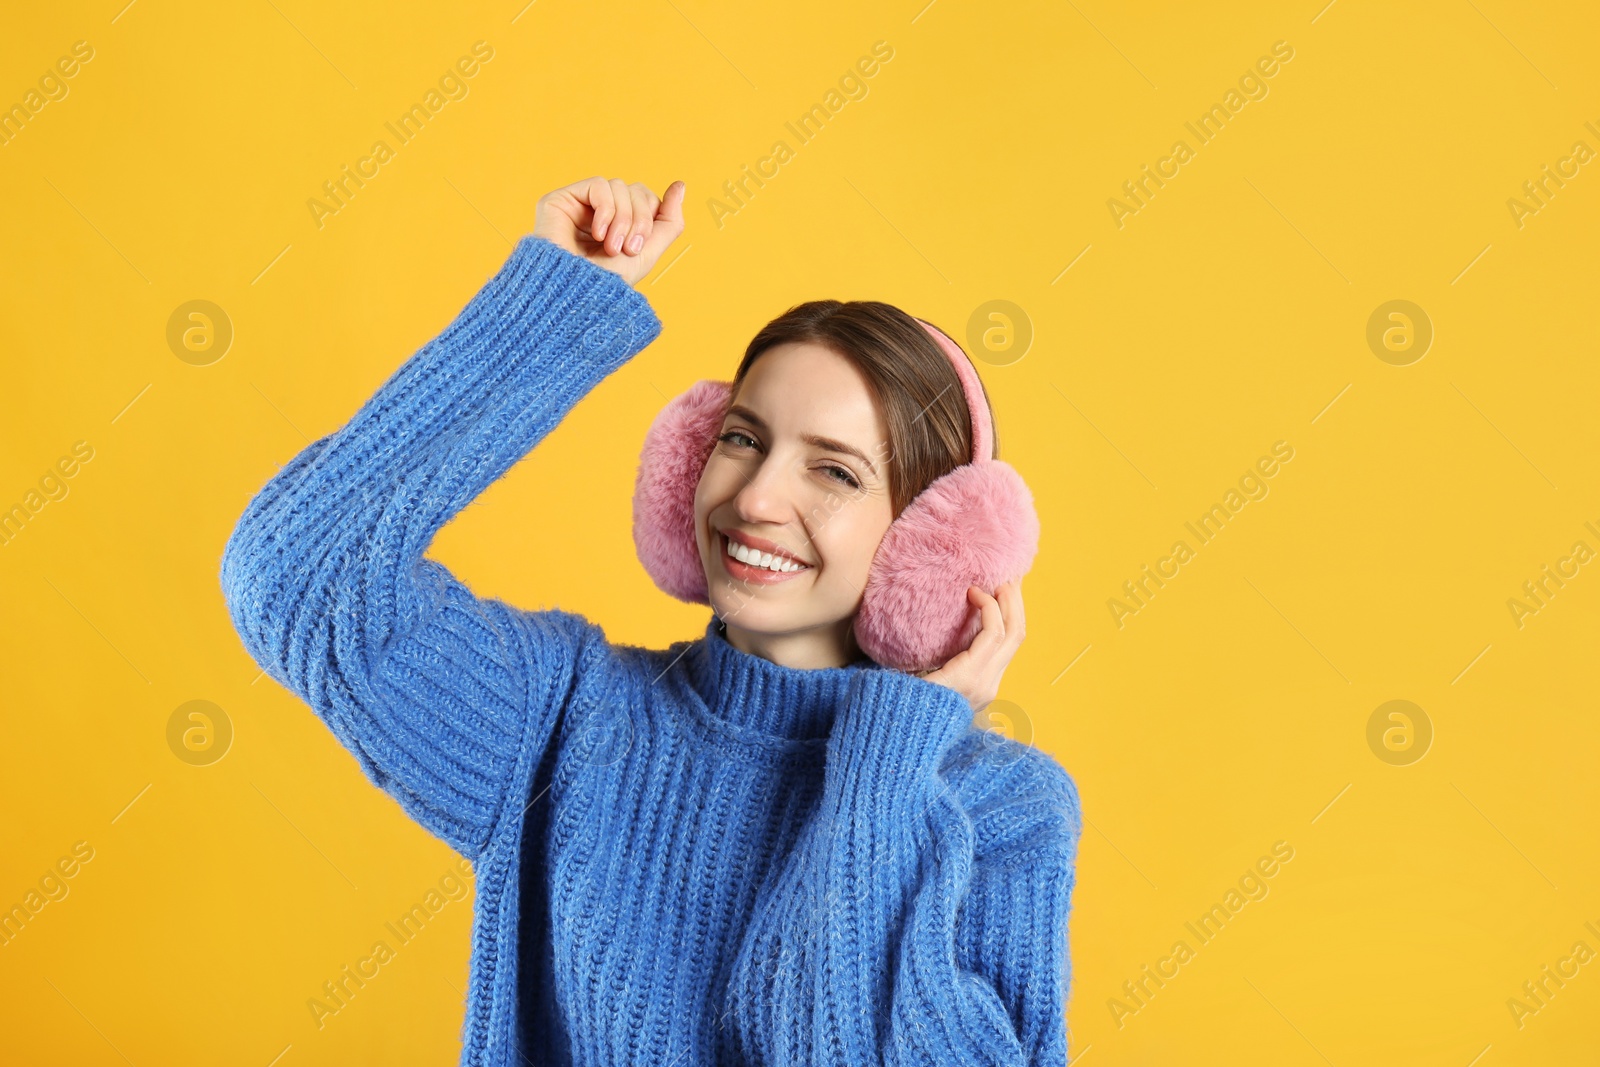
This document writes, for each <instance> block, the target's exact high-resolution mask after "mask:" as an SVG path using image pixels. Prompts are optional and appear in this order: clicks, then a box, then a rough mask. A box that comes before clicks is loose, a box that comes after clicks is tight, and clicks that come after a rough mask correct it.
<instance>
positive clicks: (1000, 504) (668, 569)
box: [633, 319, 1039, 671]
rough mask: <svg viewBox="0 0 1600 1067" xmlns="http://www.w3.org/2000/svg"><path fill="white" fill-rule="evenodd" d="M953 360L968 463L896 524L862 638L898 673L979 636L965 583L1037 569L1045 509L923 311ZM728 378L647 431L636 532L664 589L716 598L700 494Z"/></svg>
mask: <svg viewBox="0 0 1600 1067" xmlns="http://www.w3.org/2000/svg"><path fill="white" fill-rule="evenodd" d="M917 321H918V322H919V323H921V324H922V326H923V328H925V329H926V330H927V331H928V333H929V334H930V335H931V336H932V337H933V339H934V340H935V341H936V342H937V343H938V345H939V347H940V349H941V350H942V351H943V352H944V353H945V355H947V356H948V357H949V358H950V362H951V364H952V365H953V366H954V367H955V370H956V376H957V377H958V378H959V379H960V380H961V389H962V392H963V393H964V394H965V396H966V401H967V412H968V414H969V416H970V417H971V419H972V459H971V461H970V462H968V463H965V464H963V465H962V466H960V467H957V468H956V469H955V470H952V471H950V472H949V473H948V474H945V475H944V476H942V477H940V478H937V479H935V480H934V481H933V482H932V483H931V484H930V485H929V486H928V487H927V488H926V489H924V490H923V491H922V492H921V493H919V494H917V496H916V498H915V499H914V500H912V501H911V503H910V504H909V505H907V507H906V509H905V510H904V511H903V512H901V513H900V515H899V517H898V518H896V519H895V520H894V522H892V523H890V525H889V529H888V531H887V532H886V533H885V534H884V536H883V541H882V542H881V543H880V544H879V545H878V550H877V553H876V554H875V555H874V556H873V558H872V565H871V567H870V568H869V569H868V571H867V584H866V586H865V588H864V590H863V592H862V598H861V607H860V609H859V610H858V611H857V613H856V618H855V638H856V644H858V645H859V646H860V647H861V650H862V651H863V652H865V653H866V654H867V655H868V656H870V657H871V658H872V659H873V660H875V661H876V662H878V663H881V664H883V665H884V666H886V667H892V668H895V669H897V670H902V671H921V670H927V669H930V668H934V667H939V666H942V665H943V664H944V663H946V662H948V661H949V660H950V659H951V658H952V657H953V656H955V655H956V654H957V653H958V652H961V651H962V650H963V649H965V648H966V647H967V646H968V645H970V644H971V643H972V639H973V638H974V637H976V636H977V634H978V631H979V629H981V618H982V617H981V613H980V612H979V611H978V609H976V608H974V607H973V606H972V605H971V604H970V603H968V601H967V586H969V585H976V586H979V587H980V588H982V589H984V590H986V591H988V592H990V593H993V592H994V590H995V588H996V587H998V586H999V585H1001V584H1002V583H1005V582H1010V581H1016V580H1017V579H1019V578H1021V577H1022V576H1023V575H1025V574H1027V573H1028V570H1029V569H1030V568H1031V567H1032V566H1033V559H1034V556H1035V555H1036V554H1037V552H1038V548H1039V517H1038V515H1037V514H1036V513H1035V512H1034V508H1033V495H1032V493H1030V492H1029V491H1028V486H1027V484H1026V483H1025V482H1024V481H1023V480H1022V476H1021V475H1020V474H1018V473H1017V472H1016V470H1015V469H1014V468H1012V467H1011V465H1010V464H1008V463H1005V462H1004V461H1002V460H998V459H994V458H993V456H992V452H993V450H994V444H993V442H994V428H993V425H992V423H991V422H990V421H989V407H988V404H987V402H986V401H985V400H984V395H983V386H982V384H981V383H980V382H979V380H978V372H977V369H976V368H975V367H974V366H973V365H972V362H971V360H969V359H968V358H967V356H966V354H965V353H964V352H962V350H961V348H960V346H959V345H957V344H956V343H955V342H954V341H952V340H951V339H950V338H948V337H946V336H945V335H944V334H943V333H942V332H941V331H939V330H938V329H936V328H934V327H933V326H930V325H929V324H928V323H926V322H922V320H921V319H918V320H917ZM730 388H731V383H729V382H720V381H711V380H706V381H700V382H696V383H695V384H694V385H693V386H691V387H690V388H689V389H688V390H687V391H685V392H684V393H682V394H680V395H679V396H678V397H677V398H676V399H674V400H673V401H672V402H671V403H669V404H668V405H667V406H666V407H665V408H663V409H662V411H661V413H660V414H658V415H657V416H656V418H655V420H654V421H653V422H652V423H651V424H650V429H649V431H648V432H647V433H646V434H645V440H644V448H643V450H642V452H641V453H640V456H639V473H638V478H637V480H636V482H635V487H634V495H633V540H634V545H635V546H636V547H637V549H638V552H639V560H640V562H641V563H643V564H644V569H645V571H646V572H647V573H648V574H649V575H650V577H651V579H652V580H653V581H654V582H655V583H656V586H657V587H658V588H660V589H661V591H662V592H664V593H667V594H668V595H670V596H673V597H676V598H677V599H679V600H683V601H687V602H689V603H691V604H709V603H710V602H711V601H710V593H709V590H708V589H707V586H706V575H705V569H704V567H703V565H702V564H701V562H700V550H699V547H698V545H697V544H696V541H695V530H694V495H695V488H696V486H697V485H698V484H699V482H700V473H701V471H703V470H704V469H705V465H706V461H707V460H708V459H709V458H710V456H711V451H712V449H713V448H715V447H716V441H717V434H718V433H719V431H720V430H721V429H722V420H723V416H724V415H725V414H726V412H727V407H728V401H729V390H730Z"/></svg>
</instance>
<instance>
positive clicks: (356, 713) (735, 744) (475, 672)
mask: <svg viewBox="0 0 1600 1067" xmlns="http://www.w3.org/2000/svg"><path fill="white" fill-rule="evenodd" d="M660 332H661V323H660V321H659V320H658V319H657V318H656V316H655V314H654V312H653V311H652V309H651V307H650V305H649V303H648V302H647V301H646V300H645V298H644V297H643V296H642V295H641V294H640V293H639V292H638V291H637V290H635V289H633V288H631V287H629V286H628V285H627V284H626V283H625V282H624V281H623V280H622V279H621V278H619V277H618V276H617V275H615V274H613V273H611V272H610V271H607V270H604V269H602V268H600V267H597V266H595V265H594V264H592V263H590V262H588V261H587V260H585V259H583V258H581V257H579V256H576V255H573V254H571V253H569V252H567V251H565V250H564V249H561V248H559V247H558V246H556V245H554V244H551V243H550V242H548V241H545V240H542V239H539V238H534V237H524V238H523V239H522V240H521V242H520V243H519V244H518V245H517V246H516V249H515V250H514V251H513V252H512V254H511V257H510V259H509V260H508V261H507V262H506V263H505V265H504V266H503V267H502V268H501V269H500V270H499V272H498V273H496V274H495V275H494V277H493V278H491V279H490V280H489V281H488V282H487V284H485V285H484V287H483V289H482V290H481V291H480V292H479V293H478V294H477V295H476V296H474V297H473V298H472V300H471V301H470V302H469V303H468V304H467V306H466V308H465V310H463V311H462V312H461V314H460V315H459V316H458V317H457V318H456V319H455V321H454V322H452V323H451V324H450V325H449V326H448V327H447V328H446V329H445V330H444V332H443V333H441V334H440V335H439V336H438V337H437V338H435V339H434V340H432V341H431V342H429V343H428V344H427V345H425V346H423V348H422V349H421V350H420V351H419V352H417V353H416V354H415V355H413V356H412V357H411V358H410V359H408V360H407V361H406V362H405V363H404V364H403V365H401V366H400V368H399V369H398V370H396V371H395V372H394V374H393V375H392V376H391V377H390V378H389V379H388V381H387V382H385V383H384V385H383V386H382V387H381V388H380V389H379V390H378V392H377V393H376V394H375V395H374V396H372V398H371V399H369V400H368V401H367V402H366V403H365V404H364V405H363V406H362V408H361V409H360V410H359V411H358V412H357V413H356V414H355V416H354V417H353V418H352V419H351V420H350V421H349V422H348V423H347V424H346V425H345V426H344V427H343V428H341V429H339V430H338V431H336V432H334V433H331V434H329V435H327V436H325V437H322V438H321V439H319V440H317V441H315V442H313V443H312V444H310V445H308V446H307V447H306V448H305V449H304V450H303V451H301V452H300V453H299V454H298V455H296V456H295V457H294V458H293V459H292V460H290V462H289V463H288V464H287V465H286V466H284V467H283V468H282V469H281V470H280V471H279V472H278V473H277V474H276V475H274V476H273V477H272V478H271V479H270V480H269V481H268V482H267V484H266V485H265V487H263V488H262V489H261V490H260V492H259V493H257V495H256V496H255V498H254V499H253V500H252V501H251V502H250V504H249V506H248V508H247V509H246V510H245V513H244V515H243V517H242V518H241V519H240V520H239V523H238V526H237V528H236V529H235V530H234V531H233V534H232V536H231V537H230V538H229V540H228V543H227V547H226V550H225V552H224V555H223V559H222V567H221V580H222V588H223V590H224V593H225V595H226V598H227V604H228V609H229V612H230V615H231V618H232V621H233V624H234V626H235V627H236V628H237V630H238V632H239V635H240V637H241V638H242V640H243V642H244V645H245V647H246V648H247V649H248V650H249V652H250V654H251V656H253V657H254V658H255V660H256V662H257V663H259V664H260V665H261V666H262V667H263V668H264V669H265V670H266V671H267V672H268V673H269V674H271V675H272V677H273V678H275V679H276V680H277V681H278V682H279V683H281V684H282V685H284V686H286V687H288V688H289V689H290V690H291V691H293V692H294V693H295V694H297V695H298V696H299V697H300V698H301V699H302V700H304V701H305V702H306V704H307V705H308V706H309V707H310V708H311V710H312V711H313V712H314V713H315V714H316V715H317V716H318V717H319V718H320V719H321V720H322V721H323V722H324V723H326V724H327V726H328V728H329V729H330V730H331V731H332V732H333V734H334V735H335V736H336V737H337V738H338V739H339V741H340V742H341V743H342V744H343V745H344V746H345V747H346V748H347V749H348V750H349V752H350V753H351V755H352V756H354V758H355V760H356V762H357V764H358V765H359V766H360V769H361V770H362V772H363V773H364V774H365V775H366V777H367V778H368V779H369V780H370V781H372V782H373V783H374V784H375V785H377V786H378V787H380V788H381V789H383V790H384V791H386V792H387V793H388V794H389V795H390V796H391V797H393V798H394V800H396V801H397V802H398V803H399V804H400V806H401V807H402V808H403V809H404V810H405V811H406V812H407V813H408V814H410V815H411V817H412V818H414V819H416V820H417V822H419V823H420V824H421V825H422V826H424V827H425V828H427V829H428V830H429V831H430V832H431V833H433V834H435V835H437V836H438V837H440V838H442V839H443V840H444V841H446V842H447V843H448V844H449V845H450V846H451V847H452V848H454V849H455V850H456V851H458V852H459V853H461V854H462V855H463V856H465V857H467V858H468V859H470V860H471V861H472V863H473V865H474V870H475V873H476V883H477V893H476V898H475V903H474V915H473V928H472V955H471V965H470V990H469V992H468V994H467V1005H466V1018H465V1022H464V1024H463V1029H462V1043H463V1049H462V1056H461V1062H462V1063H463V1064H469V1065H495V1067H500V1065H505V1067H524V1065H525V1064H532V1065H535V1067H543V1065H545V1064H580V1065H589V1064H621V1063H629V1064H635V1063H636V1064H650V1065H653V1067H701V1065H711V1064H719V1065H721V1064H728V1065H732V1064H740V1065H752V1067H754V1065H771V1067H790V1065H795V1067H798V1065H800V1064H816V1065H821V1064H827V1065H838V1067H864V1065H878V1064H895V1065H913V1064H929V1065H933V1064H937V1065H946V1064H949V1065H954V1064H961V1065H963V1067H970V1065H975V1064H1007V1065H1019V1067H1020V1065H1024V1064H1053V1065H1059V1064H1063V1063H1065V1061H1066V1049H1067V1032H1066V1018H1065V1013H1066V997H1067V989H1068V980H1069V977H1070V963H1069V957H1068V952H1067V916H1068V909H1069V907H1070V896H1071V891H1072V885H1073V871H1074V859H1075V855H1076V851H1077V842H1078V836H1079V832H1080V825H1081V817H1080V815H1079V807H1078V795H1077V790H1076V788H1075V786H1074V785H1073V782H1072V779H1071V778H1070V777H1069V776H1068V775H1067V773H1066V772H1065V771H1064V770H1063V769H1062V768H1061V766H1060V765H1059V764H1058V763H1057V762H1056V761H1055V760H1054V759H1053V758H1051V757H1050V756H1049V755H1047V754H1045V753H1043V752H1041V751H1039V750H1037V749H1034V748H1032V747H1030V746H1026V745H1022V744H1019V743H1017V742H1014V741H1012V740H1010V739H1008V738H1006V737H1004V736H1002V735H1000V734H997V733H993V732H991V731H987V730H983V729H979V728H977V727H975V726H974V724H973V719H974V715H973V711H972V708H971V707H970V706H969V705H968V703H967V701H966V698H965V697H963V696H962V695H961V694H959V693H957V692H956V691H954V690H952V689H949V688H947V687H944V686H940V685H937V684H935V683H933V682H929V681H926V680H924V679H921V678H918V677H916V676H914V675H910V674H905V673H901V672H898V671H894V670H890V669H886V668H882V667H880V666H878V665H877V664H875V663H873V662H871V661H870V660H859V661H857V662H856V663H852V664H850V665H848V666H844V667H835V668H828V669H823V670H802V669H797V668H791V667H783V666H779V665H777V664H774V663H772V662H770V661H768V660H765V659H762V658H761V657H759V656H754V655H750V654H747V653H744V652H741V651H739V650H738V649H736V648H734V647H733V646H732V645H730V644H729V643H728V641H727V638H726V637H725V636H724V634H723V632H722V630H721V627H720V624H719V623H718V621H717V620H716V619H715V618H714V617H713V618H712V619H711V620H710V621H709V622H708V623H707V625H706V629H705V632H704V633H703V634H702V635H701V636H700V637H698V638H697V639H695V640H693V641H680V642H678V643H676V644H674V645H672V646H671V647H670V648H667V649H665V650H650V649H644V648H639V647H635V646H632V645H618V644H613V643H611V642H609V641H607V640H606V636H605V633H604V631H603V630H602V629H601V628H600V627H599V626H598V625H596V624H595V623H593V622H590V621H589V620H588V619H586V618H584V617H582V616H580V615H576V614H573V613H570V612H566V611H562V610H559V609H549V610H542V611H525V610H522V609H520V608H516V607H513V606H511V605H509V604H506V603H504V602H502V601H499V600H492V599H481V598H478V597H476V596H475V595H474V594H473V593H472V592H471V591H470V590H469V589H468V588H467V587H466V586H465V585H464V584H463V583H462V582H461V581H459V580H458V579H457V578H455V577H454V576H453V575H452V574H451V573H450V572H449V571H448V570H446V569H445V568H444V567H443V566H441V565H440V564H439V563H437V562H435V561H433V560H430V559H428V558H426V557H425V555H424V553H425V552H426V551H427V549H428V547H429V545H430V543H431V542H432V540H433V537H434V535H435V533H436V532H437V531H438V530H439V528H440V527H442V526H443V525H444V524H445V523H447V522H449V521H450V520H451V519H452V518H453V517H454V516H456V515H457V514H458V513H460V512H461V511H462V510H463V509H464V508H465V507H466V506H467V505H468V504H469V503H471V501H472V500H473V498H475V497H476V496H478V495H479V494H480V493H482V492H483V491H484V489H485V488H487V487H488V486H489V485H490V484H492V483H493V482H494V481H495V480H496V479H497V478H499V477H500V476H501V475H502V474H504V473H505V472H506V471H507V470H508V469H510V467H511V466H512V465H513V464H515V463H516V462H517V461H518V460H519V459H521V458H522V457H523V456H524V455H526V454H527V452H528V451H529V450H530V449H531V448H532V447H533V446H534V445H536V444H537V443H538V442H539V441H540V440H541V439H542V438H543V437H544V436H545V435H546V434H547V433H549V432H550V431H551V430H552V429H553V428H554V427H555V426H556V425H557V424H558V423H559V422H560V421H561V419H562V418H563V417H565V415H566V414H567V412H568V411H570V410H571V409H572V407H573V406H574V405H575V404H577V402H578V401H579V400H581V399H582V398H583V397H584V395H585V394H586V393H588V392H589V390H591V389H592V388H593V387H594V386H595V385H596V384H597V383H598V382H600V381H601V380H602V379H603V378H605V377H606V375H608V374H610V373H611V372H612V371H614V370H616V369H617V368H618V367H620V366H621V365H622V364H623V363H625V362H626V361H627V360H628V359H629V358H631V357H632V356H633V355H634V354H635V353H637V352H638V351H639V350H640V349H642V348H644V347H645V346H646V345H648V344H649V343H650V342H651V341H653V340H654V339H655V338H656V336H657V335H658V334H659V333H660ZM551 503H552V505H553V506H552V508H551V518H552V521H558V520H559V519H560V516H561V514H562V510H563V509H562V508H561V506H560V502H559V501H552V502H551Z"/></svg>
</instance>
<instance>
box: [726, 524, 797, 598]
mask: <svg viewBox="0 0 1600 1067" xmlns="http://www.w3.org/2000/svg"><path fill="white" fill-rule="evenodd" d="M729 538H730V534H729V533H727V532H725V531H720V530H719V531H718V532H717V558H718V559H719V560H721V561H722V569H723V570H724V571H726V572H727V573H728V575H729V577H732V578H734V579H736V580H738V581H740V582H744V583H746V584H748V585H777V584H778V583H780V582H787V581H788V580H789V579H791V578H798V577H800V576H801V575H802V574H805V573H806V572H807V571H809V570H811V569H812V568H811V565H810V564H805V565H804V566H803V568H802V569H801V570H797V571H787V572H783V571H769V570H767V569H766V568H765V567H752V566H751V565H750V564H748V563H743V562H741V561H739V560H737V559H734V558H733V557H732V556H730V555H728V540H729ZM732 539H733V540H735V541H738V542H739V543H741V544H744V545H746V546H747V547H749V548H754V549H759V550H760V551H762V552H771V551H773V548H770V547H765V546H769V545H771V544H772V542H770V541H764V540H763V539H761V538H758V537H751V536H750V535H749V534H744V533H741V534H740V535H739V536H738V537H735V538H732ZM774 547H775V546H774ZM778 554H779V555H783V556H784V557H785V558H787V559H794V557H793V556H790V555H788V554H787V553H784V552H779V553H778ZM795 562H797V563H798V562H801V561H799V560H795Z"/></svg>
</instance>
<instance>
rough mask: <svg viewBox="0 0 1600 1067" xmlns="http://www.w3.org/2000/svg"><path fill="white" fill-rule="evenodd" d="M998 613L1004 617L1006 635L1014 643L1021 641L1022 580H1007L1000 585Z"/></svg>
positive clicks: (1022, 624) (1022, 622) (1022, 633)
mask: <svg viewBox="0 0 1600 1067" xmlns="http://www.w3.org/2000/svg"><path fill="white" fill-rule="evenodd" d="M999 599H1000V614H1001V616H1002V617H1003V618H1004V619H1005V623H1006V637H1007V638H1009V639H1010V640H1011V641H1013V642H1015V643H1016V644H1019V645H1020V644H1021V643H1022V638H1023V636H1024V633H1025V624H1024V620H1023V616H1022V582H1021V580H1020V579H1019V580H1017V581H1014V582H1007V583H1006V584H1005V585H1003V586H1001V587H1000V597H999Z"/></svg>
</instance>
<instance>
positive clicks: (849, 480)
mask: <svg viewBox="0 0 1600 1067" xmlns="http://www.w3.org/2000/svg"><path fill="white" fill-rule="evenodd" d="M822 469H823V470H825V471H827V472H828V473H829V474H838V475H840V476H841V479H842V480H843V481H844V484H846V485H848V486H849V487H850V488H852V489H860V488H861V483H860V482H858V481H856V478H855V475H853V474H851V473H850V472H849V471H847V470H845V469H844V468H843V467H824V468H822Z"/></svg>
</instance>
